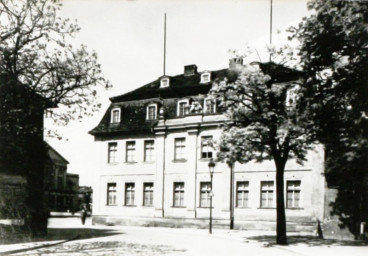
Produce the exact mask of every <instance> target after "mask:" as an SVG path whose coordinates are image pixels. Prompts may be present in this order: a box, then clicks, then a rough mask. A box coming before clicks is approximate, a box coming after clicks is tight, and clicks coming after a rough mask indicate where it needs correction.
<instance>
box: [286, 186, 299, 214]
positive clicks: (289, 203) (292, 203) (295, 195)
mask: <svg viewBox="0 0 368 256" xmlns="http://www.w3.org/2000/svg"><path fill="white" fill-rule="evenodd" d="M286 189H287V193H286V208H299V207H300V180H289V181H287V182H286Z"/></svg>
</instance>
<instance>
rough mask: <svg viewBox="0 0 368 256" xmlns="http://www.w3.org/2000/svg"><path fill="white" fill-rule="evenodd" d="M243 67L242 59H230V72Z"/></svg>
mask: <svg viewBox="0 0 368 256" xmlns="http://www.w3.org/2000/svg"><path fill="white" fill-rule="evenodd" d="M242 67H243V58H232V59H230V61H229V69H230V70H240V69H241V68H242Z"/></svg>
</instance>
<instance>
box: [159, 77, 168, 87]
mask: <svg viewBox="0 0 368 256" xmlns="http://www.w3.org/2000/svg"><path fill="white" fill-rule="evenodd" d="M169 85H170V79H169V78H168V77H164V78H161V81H160V88H165V87H169Z"/></svg>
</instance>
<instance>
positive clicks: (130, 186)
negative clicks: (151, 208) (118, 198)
mask: <svg viewBox="0 0 368 256" xmlns="http://www.w3.org/2000/svg"><path fill="white" fill-rule="evenodd" d="M134 197H135V185H134V183H126V184H125V205H128V206H129V205H135V204H134Z"/></svg>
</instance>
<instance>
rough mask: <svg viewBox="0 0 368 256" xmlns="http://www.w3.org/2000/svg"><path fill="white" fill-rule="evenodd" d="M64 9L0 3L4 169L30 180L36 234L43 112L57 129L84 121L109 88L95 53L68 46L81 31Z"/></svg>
mask: <svg viewBox="0 0 368 256" xmlns="http://www.w3.org/2000/svg"><path fill="white" fill-rule="evenodd" d="M60 7H61V4H60V1H58V0H0V116H1V123H0V132H1V133H0V139H1V141H0V145H1V147H0V153H1V154H0V155H1V156H0V161H1V163H0V164H1V166H2V167H3V166H5V168H2V171H4V170H6V171H8V172H13V173H17V174H21V175H25V176H26V177H27V184H28V197H27V204H28V213H27V214H28V217H27V218H26V220H27V225H28V226H29V228H30V229H31V231H32V232H33V233H35V234H36V233H40V232H39V231H40V230H38V229H39V228H38V227H39V226H43V228H45V225H43V224H42V223H45V218H44V217H45V214H44V211H43V210H44V207H45V205H44V200H43V186H44V184H43V179H42V177H43V171H44V159H45V154H46V153H45V149H44V147H43V141H42V140H43V132H44V131H43V116H42V114H43V110H44V109H46V108H50V107H54V109H53V110H52V111H53V119H54V120H55V122H56V123H58V124H67V123H68V122H69V121H70V120H73V119H81V118H82V117H83V116H86V115H92V114H93V113H94V112H95V111H96V110H98V109H99V108H100V104H99V103H98V102H97V98H96V96H97V90H98V88H108V87H109V86H110V84H109V82H108V81H107V80H106V79H105V78H104V77H103V76H102V74H101V67H100V65H99V64H98V63H97V55H96V53H94V52H92V53H89V52H88V51H87V48H86V46H83V45H82V46H80V47H75V46H73V45H72V44H71V43H70V42H71V41H72V39H73V37H74V36H75V35H76V33H77V32H78V31H79V30H80V28H79V26H78V25H77V24H76V23H74V22H71V21H69V20H68V19H62V18H60V17H58V11H59V9H60ZM56 106H57V107H58V108H55V107H56ZM46 223H47V222H46ZM42 232H44V231H42V230H41V233H42Z"/></svg>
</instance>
